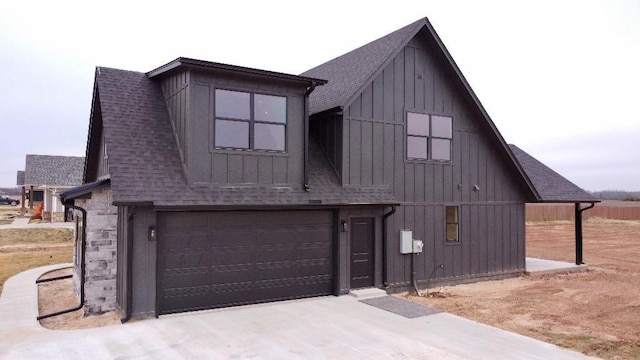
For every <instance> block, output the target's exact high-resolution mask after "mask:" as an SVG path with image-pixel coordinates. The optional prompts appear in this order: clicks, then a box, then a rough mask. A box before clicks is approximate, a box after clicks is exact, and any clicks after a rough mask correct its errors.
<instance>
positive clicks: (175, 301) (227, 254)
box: [158, 211, 334, 314]
mask: <svg viewBox="0 0 640 360" xmlns="http://www.w3.org/2000/svg"><path fill="white" fill-rule="evenodd" d="M188 214H190V213H161V214H160V221H159V224H160V229H159V251H161V254H160V255H161V256H160V257H159V258H160V259H161V263H160V264H159V266H160V270H159V277H160V290H159V293H158V294H159V296H160V299H159V304H160V313H161V314H165V313H172V312H179V311H187V310H198V309H205V308H216V307H224V306H232V305H240V304H250V303H258V302H265V301H276V300H283V299H294V298H300V297H308V296H317V295H327V294H331V293H332V292H333V281H334V279H333V233H334V224H333V213H332V212H331V211H280V212H277V211H274V212H268V211H265V212H210V213H197V215H198V216H197V219H196V220H189V219H188V218H189V215H188ZM176 219H179V220H180V221H177V220H176ZM185 223H192V224H196V225H197V226H196V228H193V229H190V228H189V227H185V226H184V224H185ZM205 223H206V224H207V228H206V229H205V230H203V229H202V224H205Z"/></svg>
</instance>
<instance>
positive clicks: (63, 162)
mask: <svg viewBox="0 0 640 360" xmlns="http://www.w3.org/2000/svg"><path fill="white" fill-rule="evenodd" d="M83 171H84V157H78V156H53V155H31V154H28V155H27V156H26V159H25V168H24V171H18V173H17V185H18V186H20V187H21V188H22V210H23V211H25V206H26V204H25V203H26V201H25V199H28V203H29V207H30V208H31V209H33V207H34V205H37V204H39V203H41V202H43V201H44V212H46V213H47V214H48V215H51V218H52V219H54V218H55V219H57V220H62V219H63V214H64V206H63V205H62V203H61V202H60V199H59V193H60V192H61V191H63V190H65V189H69V188H72V187H74V186H78V185H80V184H82V174H83Z"/></svg>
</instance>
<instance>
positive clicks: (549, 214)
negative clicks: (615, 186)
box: [527, 201, 640, 221]
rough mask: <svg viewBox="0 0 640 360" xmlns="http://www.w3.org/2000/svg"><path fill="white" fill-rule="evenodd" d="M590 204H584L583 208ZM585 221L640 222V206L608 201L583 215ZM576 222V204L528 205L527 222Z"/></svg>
mask: <svg viewBox="0 0 640 360" xmlns="http://www.w3.org/2000/svg"><path fill="white" fill-rule="evenodd" d="M588 205H589V204H583V205H582V206H583V207H586V206H588ZM582 218H583V219H584V220H587V219H590V218H603V219H615V220H640V204H638V203H628V202H622V201H606V202H602V203H599V204H596V206H595V207H594V208H592V209H589V210H586V211H584V212H583V213H582ZM558 220H575V205H574V204H527V221H558Z"/></svg>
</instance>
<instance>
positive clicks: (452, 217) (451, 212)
mask: <svg viewBox="0 0 640 360" xmlns="http://www.w3.org/2000/svg"><path fill="white" fill-rule="evenodd" d="M458 209H459V208H458V207H457V206H445V213H446V219H447V236H446V240H447V242H449V243H457V242H460V224H459V221H460V218H459V216H458V215H459V214H458V213H459V210H458Z"/></svg>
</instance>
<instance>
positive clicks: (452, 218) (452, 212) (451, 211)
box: [447, 206, 458, 224]
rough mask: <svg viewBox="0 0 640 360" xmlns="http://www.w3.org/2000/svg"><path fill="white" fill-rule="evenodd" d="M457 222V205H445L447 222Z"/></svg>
mask: <svg viewBox="0 0 640 360" xmlns="http://www.w3.org/2000/svg"><path fill="white" fill-rule="evenodd" d="M451 223H458V207H457V206H447V224H451Z"/></svg>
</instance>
